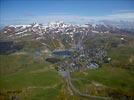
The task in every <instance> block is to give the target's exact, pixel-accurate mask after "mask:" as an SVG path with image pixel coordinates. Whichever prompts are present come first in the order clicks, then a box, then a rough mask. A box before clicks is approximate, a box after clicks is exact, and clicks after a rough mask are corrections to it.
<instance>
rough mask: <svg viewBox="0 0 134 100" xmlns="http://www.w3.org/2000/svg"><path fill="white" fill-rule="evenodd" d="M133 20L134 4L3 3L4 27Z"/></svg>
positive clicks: (105, 0) (104, 0)
mask: <svg viewBox="0 0 134 100" xmlns="http://www.w3.org/2000/svg"><path fill="white" fill-rule="evenodd" d="M107 18H110V19H113V18H117V19H118V18H120V19H133V18H134V0H0V21H1V24H22V23H31V22H42V23H45V22H49V21H55V20H65V21H78V20H83V21H84V20H85V21H87V20H90V19H107Z"/></svg>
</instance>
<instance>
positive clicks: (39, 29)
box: [1, 21, 133, 39]
mask: <svg viewBox="0 0 134 100" xmlns="http://www.w3.org/2000/svg"><path fill="white" fill-rule="evenodd" d="M121 23H123V22H121ZM124 29H125V28H122V27H121V25H120V27H119V25H116V24H112V23H111V24H109V23H108V21H100V22H99V23H97V24H96V23H92V24H91V23H88V24H84V25H73V24H66V23H64V22H63V21H58V22H51V23H48V24H47V25H43V24H39V23H33V24H29V25H9V26H6V27H4V28H3V29H2V31H1V35H2V34H4V35H6V36H7V37H8V38H22V37H26V36H32V37H33V38H35V39H43V38H45V36H46V34H47V35H48V34H49V36H51V37H52V38H56V37H57V36H59V35H63V34H66V35H68V36H69V37H71V38H72V39H73V37H74V34H77V33H82V34H83V35H86V34H90V33H107V34H108V33H117V34H128V33H131V34H132V33H133V32H131V31H129V30H126V29H125V30H124Z"/></svg>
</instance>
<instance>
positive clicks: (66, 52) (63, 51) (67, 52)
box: [52, 50, 73, 57]
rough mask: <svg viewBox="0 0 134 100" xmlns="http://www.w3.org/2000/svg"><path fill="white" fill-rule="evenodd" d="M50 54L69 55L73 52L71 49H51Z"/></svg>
mask: <svg viewBox="0 0 134 100" xmlns="http://www.w3.org/2000/svg"><path fill="white" fill-rule="evenodd" d="M52 54H54V55H57V56H64V57H70V56H71V55H72V54H73V52H72V51H71V50H61V51H53V53H52Z"/></svg>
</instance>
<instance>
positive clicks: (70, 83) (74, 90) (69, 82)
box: [67, 71, 111, 100]
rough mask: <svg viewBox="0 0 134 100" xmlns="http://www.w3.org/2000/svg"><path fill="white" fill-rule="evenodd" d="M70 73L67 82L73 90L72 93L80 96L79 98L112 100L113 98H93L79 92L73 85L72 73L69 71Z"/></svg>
mask: <svg viewBox="0 0 134 100" xmlns="http://www.w3.org/2000/svg"><path fill="white" fill-rule="evenodd" d="M67 73H68V77H67V82H68V84H69V86H70V88H71V89H72V91H73V92H74V93H75V94H76V95H79V96H82V97H86V98H90V99H91V100H93V99H95V100H96V99H99V100H111V98H109V97H101V96H91V95H89V94H84V93H81V92H80V91H79V90H77V89H76V88H75V87H74V85H73V84H72V82H71V77H70V72H69V71H67Z"/></svg>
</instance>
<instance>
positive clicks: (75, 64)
mask: <svg viewBox="0 0 134 100" xmlns="http://www.w3.org/2000/svg"><path fill="white" fill-rule="evenodd" d="M53 55H55V56H56V57H58V56H59V57H63V58H64V59H65V60H63V61H60V62H58V65H59V67H58V68H57V70H58V71H65V70H66V69H69V70H70V71H72V72H73V71H76V70H78V71H84V70H87V69H97V68H99V67H100V65H101V64H102V63H104V62H106V60H107V62H108V61H110V60H111V59H110V58H108V57H107V53H106V51H105V50H104V49H103V48H91V49H87V50H84V49H82V51H81V50H78V49H75V50H61V51H60V50H59V51H54V52H53Z"/></svg>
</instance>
